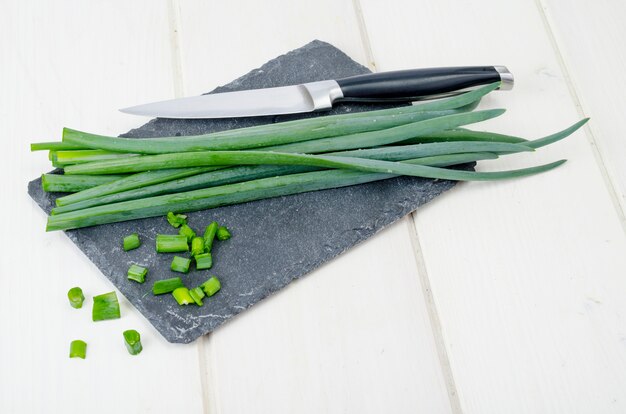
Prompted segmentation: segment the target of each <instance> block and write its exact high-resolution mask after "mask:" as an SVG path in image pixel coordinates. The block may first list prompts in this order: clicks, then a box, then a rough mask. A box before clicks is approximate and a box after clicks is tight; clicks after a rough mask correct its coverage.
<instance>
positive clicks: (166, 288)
mask: <svg viewBox="0 0 626 414" xmlns="http://www.w3.org/2000/svg"><path fill="white" fill-rule="evenodd" d="M181 286H183V281H182V280H181V279H180V277H173V278H171V279H164V280H157V281H156V282H154V285H152V293H153V294H154V295H162V294H164V293H170V292H173V291H174V289H177V288H179V287H181Z"/></svg>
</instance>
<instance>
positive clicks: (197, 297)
mask: <svg viewBox="0 0 626 414" xmlns="http://www.w3.org/2000/svg"><path fill="white" fill-rule="evenodd" d="M189 296H191V298H192V299H193V301H194V302H196V305H198V306H202V298H203V297H204V296H205V295H204V291H203V290H202V288H201V287H196V288H193V289H189Z"/></svg>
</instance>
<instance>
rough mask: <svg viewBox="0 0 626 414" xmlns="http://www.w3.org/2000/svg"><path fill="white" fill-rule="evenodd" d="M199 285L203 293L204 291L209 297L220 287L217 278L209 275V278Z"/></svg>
mask: <svg viewBox="0 0 626 414" xmlns="http://www.w3.org/2000/svg"><path fill="white" fill-rule="evenodd" d="M200 287H201V288H202V290H204V293H206V295H207V296H208V297H211V296H213V295H215V294H216V293H217V292H218V291H219V290H220V289H221V288H222V285H221V283H220V281H219V279H218V278H216V277H215V276H211V278H210V279H209V280H207V281H206V282H204V283H203V284H201V285H200Z"/></svg>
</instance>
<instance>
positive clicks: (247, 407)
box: [180, 0, 450, 413]
mask: <svg viewBox="0 0 626 414" xmlns="http://www.w3.org/2000/svg"><path fill="white" fill-rule="evenodd" d="M180 6H181V9H180V16H181V23H182V27H181V31H180V34H181V38H182V41H181V45H182V47H181V54H182V68H183V78H184V80H185V90H186V93H187V94H197V93H201V92H205V91H207V90H210V89H211V88H212V87H214V86H217V85H220V84H223V83H226V82H228V81H230V80H232V79H233V78H234V77H236V76H239V75H241V74H244V73H246V72H247V71H249V70H250V69H252V68H254V67H258V66H260V65H262V64H263V63H264V62H265V61H267V60H268V59H271V58H273V57H275V56H277V55H279V54H282V53H285V52H287V51H289V50H291V49H294V48H297V47H300V46H302V45H304V44H306V43H308V42H309V41H311V40H313V39H315V38H318V39H321V40H324V41H328V42H330V43H332V44H334V45H336V46H338V47H339V48H341V49H342V50H343V51H345V52H346V53H348V54H349V55H350V56H352V57H353V58H355V59H356V60H358V61H360V62H365V61H366V60H365V58H366V54H365V52H364V48H363V45H362V44H361V37H360V32H359V28H358V27H357V19H356V17H355V13H354V9H353V5H352V2H350V1H342V2H336V1H330V0H324V1H318V2H311V3H297V4H296V3H293V4H292V3H290V2H282V1H270V2H263V3H250V2H242V1H234V2H202V1H195V2H181V3H180ZM244 10H245V13H244V12H243V11H244ZM204 346H205V349H206V353H205V355H206V361H207V365H206V370H207V384H208V385H207V387H208V389H209V406H210V410H211V412H225V413H231V412H241V413H247V412H304V413H307V412H310V413H318V412H381V411H388V412H416V411H420V412H449V411H450V408H449V402H448V398H447V394H446V389H445V384H444V380H443V376H442V373H441V370H440V367H439V362H438V359H437V352H436V349H435V345H434V341H433V337H432V333H431V330H430V326H429V318H428V312H427V310H426V306H425V303H424V298H423V294H422V291H421V286H420V282H419V278H418V274H417V269H416V265H415V258H414V256H413V252H412V249H411V244H410V238H409V232H408V224H407V222H406V221H404V223H399V224H397V225H395V226H392V227H391V228H390V229H388V230H385V231H384V232H383V233H382V234H380V235H378V236H376V237H374V238H373V239H371V240H370V241H368V242H366V243H364V244H363V245H361V246H359V247H357V248H355V249H353V250H352V251H350V252H348V253H347V254H345V255H343V256H342V257H340V258H338V259H337V260H335V261H333V262H332V263H330V264H328V265H327V266H324V267H323V268H321V269H319V270H318V271H315V272H313V273H312V274H311V275H309V276H307V277H306V278H304V279H303V280H300V281H298V282H295V283H293V284H292V285H291V286H289V287H288V288H286V289H285V290H284V291H282V292H280V293H278V294H276V295H275V296H273V297H272V298H270V299H268V300H267V301H265V302H263V303H261V304H259V305H256V306H255V307H254V309H252V310H251V311H249V312H245V313H244V314H242V315H241V316H239V317H237V318H236V319H235V320H233V321H231V322H229V323H228V324H226V325H225V326H224V327H222V328H220V329H218V330H217V331H216V332H215V333H213V334H211V336H210V337H207V338H206V339H205V343H204ZM242 396H245V397H243V398H242Z"/></svg>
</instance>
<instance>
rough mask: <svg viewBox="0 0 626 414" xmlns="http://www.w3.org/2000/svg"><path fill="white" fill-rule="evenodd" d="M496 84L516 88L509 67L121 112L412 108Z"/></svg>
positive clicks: (223, 96)
mask: <svg viewBox="0 0 626 414" xmlns="http://www.w3.org/2000/svg"><path fill="white" fill-rule="evenodd" d="M493 82H501V84H500V87H499V89H500V90H510V89H512V88H513V75H512V74H511V72H509V70H508V69H507V68H506V67H505V66H462V67H446V68H425V69H409V70H400V71H392V72H380V73H371V74H366V75H358V76H352V77H349V78H343V79H337V80H324V81H319V82H309V83H303V84H301V85H292V86H281V87H277V88H264V89H251V90H244V91H235V92H224V93H215V94H208V95H200V96H193V97H187V98H179V99H170V100H166V101H160V102H153V103H148V104H144V105H138V106H133V107H129V108H124V109H120V111H122V112H125V113H128V114H133V115H143V116H152V117H159V118H185V119H194V118H235V117H249V116H263V115H281V114H293V113H302V112H313V111H322V110H328V109H331V108H332V107H333V104H334V103H336V102H346V101H353V102H354V101H358V102H376V103H381V102H411V101H417V100H423V99H435V98H440V97H444V96H450V95H454V94H458V93H462V92H464V91H467V90H470V89H473V88H476V87H479V86H481V85H486V84H490V83H493Z"/></svg>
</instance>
